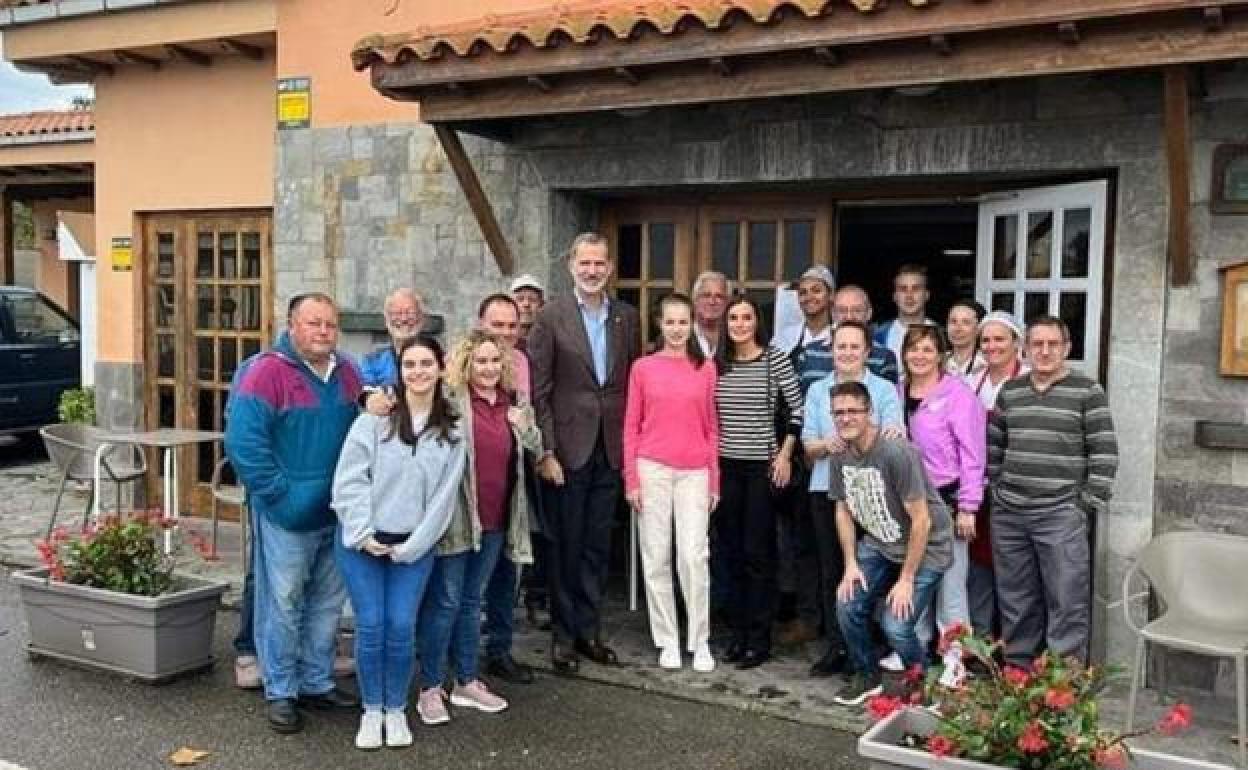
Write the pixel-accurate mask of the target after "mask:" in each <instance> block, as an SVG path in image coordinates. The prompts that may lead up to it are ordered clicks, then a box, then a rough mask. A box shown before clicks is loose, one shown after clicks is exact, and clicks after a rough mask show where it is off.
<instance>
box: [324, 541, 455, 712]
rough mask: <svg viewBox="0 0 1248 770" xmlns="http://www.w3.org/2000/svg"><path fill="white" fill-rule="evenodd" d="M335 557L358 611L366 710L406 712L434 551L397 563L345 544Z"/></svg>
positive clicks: (337, 544) (337, 546)
mask: <svg viewBox="0 0 1248 770" xmlns="http://www.w3.org/2000/svg"><path fill="white" fill-rule="evenodd" d="M334 557H335V559H336V560H337V562H338V569H339V570H341V571H342V580H343V582H344V583H346V584H347V593H349V594H350V595H351V606H352V608H353V609H354V610H355V666H356V680H357V681H358V682H359V685H360V700H361V701H362V702H363V704H364V708H365V709H381V708H385V709H387V710H390V711H402V710H403V709H405V708H406V707H407V692H408V690H409V689H410V688H411V686H412V670H413V663H412V661H413V659H414V658H415V654H416V614H417V613H418V612H419V611H420V601H421V598H422V597H423V596H424V595H425V586H426V585H427V584H428V583H429V575H430V573H432V572H433V562H434V559H435V557H434V555H433V552H432V551H430V552H429V553H427V554H425V556H424V557H422V558H421V559H419V560H417V561H415V562H412V563H410V564H396V563H395V562H393V561H391V560H390V559H389V558H378V557H376V556H373V555H372V554H369V553H365V552H364V551H360V550H357V549H355V548H347V547H346V546H344V545H343V544H342V537H341V536H338V537H335V538H334Z"/></svg>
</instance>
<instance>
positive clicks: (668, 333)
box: [624, 294, 719, 673]
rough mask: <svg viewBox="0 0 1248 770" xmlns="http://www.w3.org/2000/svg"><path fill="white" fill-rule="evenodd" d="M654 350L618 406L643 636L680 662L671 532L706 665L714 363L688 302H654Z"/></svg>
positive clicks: (668, 660)
mask: <svg viewBox="0 0 1248 770" xmlns="http://www.w3.org/2000/svg"><path fill="white" fill-rule="evenodd" d="M659 313H660V320H659V327H660V330H661V331H662V339H661V340H660V342H659V345H658V350H657V351H656V352H654V353H652V354H650V355H648V356H646V357H644V358H642V359H640V360H639V361H637V363H635V364H633V370H632V372H630V374H629V378H628V406H627V408H626V409H625V412H624V488H625V492H626V494H627V497H628V503H629V505H630V506H632V509H633V513H634V515H635V516H637V527H638V531H639V534H640V541H641V564H642V571H643V574H644V575H645V583H646V606H647V608H648V610H649V613H650V633H651V635H652V636H653V637H654V644H655V646H656V647H658V648H659V651H660V652H659V665H660V666H662V667H663V668H666V669H678V668H680V666H681V655H680V629H679V628H678V627H677V620H676V618H677V616H676V597H675V595H674V593H673V591H672V559H671V552H672V533H673V531H675V537H676V569H677V572H678V573H679V575H680V587H681V592H682V593H683V594H684V600H685V611H686V614H687V615H688V622H689V628H688V633H687V638H686V644H687V645H688V650H689V651H690V652H692V653H693V668H694V670H695V671H698V672H702V673H706V672H710V671H713V670H714V669H715V659H714V658H713V657H711V650H710V646H709V644H708V642H709V640H710V635H711V626H710V596H709V593H710V574H709V571H708V567H707V561H708V556H709V552H710V551H709V546H708V544H707V528H708V525H709V522H710V516H711V511H712V510H713V509H714V508H715V506H716V504H717V503H718V502H719V465H718V460H717V453H718V448H719V426H718V423H717V419H718V418H717V417H716V412H715V366H714V365H713V364H712V363H711V362H709V361H707V360H706V357H705V356H704V355H703V354H702V349H701V347H699V346H698V343H697V340H695V339H694V337H693V303H692V302H690V301H689V298H688V297H685V296H684V295H681V294H673V295H670V296H667V297H664V298H663V300H662V302H660V303H659Z"/></svg>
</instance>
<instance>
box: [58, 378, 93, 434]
mask: <svg viewBox="0 0 1248 770" xmlns="http://www.w3.org/2000/svg"><path fill="white" fill-rule="evenodd" d="M56 414H57V416H58V417H59V418H60V420H61V422H64V423H80V424H83V425H95V388H92V387H86V388H70V389H69V390H66V391H63V392H62V393H61V400H60V401H59V402H58V403H57V405H56Z"/></svg>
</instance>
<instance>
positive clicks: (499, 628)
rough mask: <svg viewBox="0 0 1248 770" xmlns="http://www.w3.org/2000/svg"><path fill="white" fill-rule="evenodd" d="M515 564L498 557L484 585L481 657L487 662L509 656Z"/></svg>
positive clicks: (513, 606) (513, 623)
mask: <svg viewBox="0 0 1248 770" xmlns="http://www.w3.org/2000/svg"><path fill="white" fill-rule="evenodd" d="M517 572H518V570H517V568H516V564H515V562H513V561H512V560H511V559H508V558H507V557H506V556H505V555H503V554H501V553H500V554H499V556H498V559H497V561H496V562H495V564H494V570H493V572H492V573H491V574H490V575H489V578H488V580H487V582H486V584H485V628H484V629H483V630H482V631H483V633H484V634H485V657H486V659H487V660H492V659H494V658H503V657H506V656H507V655H510V654H511V637H512V634H513V632H514V631H515V625H516V611H515V608H516V580H517V579H518V577H519V575H518V574H517Z"/></svg>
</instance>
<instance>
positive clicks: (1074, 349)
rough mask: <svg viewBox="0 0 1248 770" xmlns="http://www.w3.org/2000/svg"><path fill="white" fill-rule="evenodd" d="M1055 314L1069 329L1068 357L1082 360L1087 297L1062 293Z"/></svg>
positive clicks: (1072, 292) (1074, 293)
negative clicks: (1056, 313)
mask: <svg viewBox="0 0 1248 770" xmlns="http://www.w3.org/2000/svg"><path fill="white" fill-rule="evenodd" d="M1057 312H1058V315H1059V316H1060V317H1061V319H1062V320H1063V321H1065V322H1066V325H1067V326H1069V327H1070V357H1071V358H1077V359H1082V358H1083V357H1084V350H1085V345H1086V344H1087V328H1088V295H1087V294H1084V293H1083V292H1081V291H1064V292H1062V296H1061V297H1060V298H1059V299H1058V310H1057ZM1092 363H1093V365H1095V364H1096V362H1095V361H1093V362H1092Z"/></svg>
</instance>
